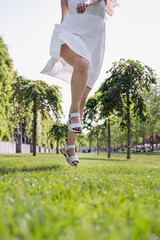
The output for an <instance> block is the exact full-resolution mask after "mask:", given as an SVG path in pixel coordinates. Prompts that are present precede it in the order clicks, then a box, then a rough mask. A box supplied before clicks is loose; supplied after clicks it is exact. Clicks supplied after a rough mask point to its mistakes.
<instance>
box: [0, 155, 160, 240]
mask: <svg viewBox="0 0 160 240" xmlns="http://www.w3.org/2000/svg"><path fill="white" fill-rule="evenodd" d="M79 158H80V166H79V167H78V168H74V167H71V166H70V165H69V164H68V163H67V162H66V161H65V159H64V157H63V156H62V155H58V156H57V155H56V154H38V155H37V157H33V156H32V155H30V154H26V155H21V154H16V155H0V239H3V240H12V239H14V240H20V239H25V240H32V239H34V240H35V239H36V240H41V239H44V240H46V239H47V240H48V239H51V240H159V239H160V154H158V153H147V154H145V153H143V154H134V155H133V156H132V160H126V154H122V153H120V154H112V158H111V159H107V158H106V154H104V153H100V155H99V156H98V157H97V155H96V154H94V153H91V154H79Z"/></svg>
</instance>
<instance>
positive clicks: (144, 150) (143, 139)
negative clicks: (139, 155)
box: [143, 133, 146, 152]
mask: <svg viewBox="0 0 160 240" xmlns="http://www.w3.org/2000/svg"><path fill="white" fill-rule="evenodd" d="M143 151H144V152H145V151H146V149H145V135H144V133H143Z"/></svg>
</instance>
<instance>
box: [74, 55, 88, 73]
mask: <svg viewBox="0 0 160 240" xmlns="http://www.w3.org/2000/svg"><path fill="white" fill-rule="evenodd" d="M75 68H76V69H77V70H78V71H80V72H88V70H89V62H88V60H87V59H85V58H78V59H77V60H76V63H75Z"/></svg>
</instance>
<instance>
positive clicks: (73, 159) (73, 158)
mask: <svg viewBox="0 0 160 240" xmlns="http://www.w3.org/2000/svg"><path fill="white" fill-rule="evenodd" d="M69 161H71V162H75V161H77V162H79V159H78V157H76V156H72V157H69Z"/></svg>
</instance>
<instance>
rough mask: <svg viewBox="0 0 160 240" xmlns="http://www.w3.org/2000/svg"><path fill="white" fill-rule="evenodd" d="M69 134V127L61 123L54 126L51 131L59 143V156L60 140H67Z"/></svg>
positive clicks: (57, 149) (57, 148)
mask: <svg viewBox="0 0 160 240" xmlns="http://www.w3.org/2000/svg"><path fill="white" fill-rule="evenodd" d="M67 133H68V127H67V125H66V124H61V123H59V122H57V123H55V124H53V126H52V128H51V130H50V134H51V135H52V136H53V137H54V138H55V140H56V141H57V147H56V153H57V154H59V143H60V140H61V139H62V140H63V141H64V139H66V138H67Z"/></svg>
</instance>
